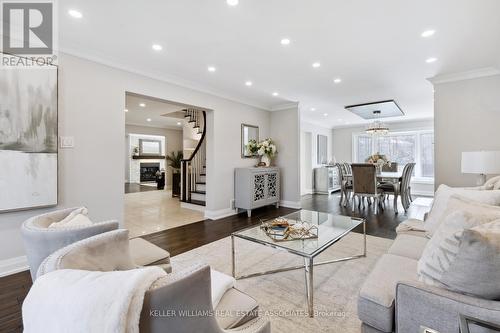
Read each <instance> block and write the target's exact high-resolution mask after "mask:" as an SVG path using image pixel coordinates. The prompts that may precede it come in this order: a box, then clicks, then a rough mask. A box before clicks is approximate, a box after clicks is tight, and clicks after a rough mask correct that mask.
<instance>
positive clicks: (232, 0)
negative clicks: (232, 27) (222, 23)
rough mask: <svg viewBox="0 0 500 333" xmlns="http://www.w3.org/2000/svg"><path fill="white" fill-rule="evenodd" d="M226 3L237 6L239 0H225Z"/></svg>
mask: <svg viewBox="0 0 500 333" xmlns="http://www.w3.org/2000/svg"><path fill="white" fill-rule="evenodd" d="M226 3H227V4H228V5H229V6H237V5H238V3H239V1H238V0H226Z"/></svg>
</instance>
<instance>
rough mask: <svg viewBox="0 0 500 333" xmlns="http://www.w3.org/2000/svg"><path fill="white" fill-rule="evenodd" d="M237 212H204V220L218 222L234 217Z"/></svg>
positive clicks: (232, 210) (229, 210)
mask: <svg viewBox="0 0 500 333" xmlns="http://www.w3.org/2000/svg"><path fill="white" fill-rule="evenodd" d="M236 214H238V212H237V211H236V210H235V209H231V208H224V209H219V210H205V218H207V219H210V220H219V219H222V218H224V217H228V216H232V215H236Z"/></svg>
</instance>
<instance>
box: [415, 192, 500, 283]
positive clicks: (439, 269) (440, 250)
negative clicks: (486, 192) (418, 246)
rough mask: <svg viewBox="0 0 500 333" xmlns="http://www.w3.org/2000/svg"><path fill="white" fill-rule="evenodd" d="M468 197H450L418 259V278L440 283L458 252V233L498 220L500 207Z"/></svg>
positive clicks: (459, 235) (427, 281) (426, 281)
mask: <svg viewBox="0 0 500 333" xmlns="http://www.w3.org/2000/svg"><path fill="white" fill-rule="evenodd" d="M466 200H467V199H464V198H461V197H457V196H452V197H451V198H450V200H449V204H448V209H447V210H446V211H445V213H444V214H443V215H444V216H446V218H444V221H443V222H442V223H441V224H440V225H439V227H438V229H437V230H436V232H435V233H434V235H433V236H432V237H431V239H430V240H429V242H428V243H427V244H426V246H425V249H424V252H423V253H422V256H421V257H420V260H419V261H418V268H417V271H418V274H419V278H420V280H421V281H423V282H425V283H427V284H431V285H433V284H434V285H435V284H437V285H439V284H440V282H439V281H441V278H442V276H443V273H444V272H445V271H446V270H447V269H448V268H449V265H450V262H451V261H452V259H453V258H454V257H455V256H456V254H457V253H458V248H459V245H460V237H461V236H462V234H461V232H463V231H464V230H466V229H470V228H473V227H476V226H479V225H482V224H486V223H489V222H491V221H494V220H498V219H500V207H496V206H489V205H484V204H480V203H474V202H468V201H466Z"/></svg>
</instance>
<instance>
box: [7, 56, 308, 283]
mask: <svg viewBox="0 0 500 333" xmlns="http://www.w3.org/2000/svg"><path fill="white" fill-rule="evenodd" d="M127 91H128V92H134V93H138V94H142V95H146V96H152V97H156V98H160V99H163V100H167V101H174V102H178V103H183V104H188V105H193V106H197V107H202V108H207V109H210V110H214V111H209V112H208V126H207V128H208V129H209V133H208V134H207V155H208V156H207V172H208V177H207V193H208V197H207V212H206V214H207V215H210V214H211V215H210V216H213V217H219V216H221V214H223V213H224V212H231V209H230V203H231V200H232V198H233V197H234V168H235V167H248V166H252V165H254V164H255V160H253V159H242V158H241V157H240V125H241V123H248V124H253V125H257V126H259V127H260V135H261V137H268V136H271V132H270V126H271V116H270V112H269V111H266V110H262V109H259V108H256V107H253V106H249V105H246V104H242V103H238V102H235V101H231V100H228V99H224V98H221V97H217V96H214V95H210V94H207V93H203V92H199V91H196V90H192V89H188V88H185V87H181V86H178V85H175V84H172V83H167V82H165V81H159V80H155V79H151V78H148V77H145V76H141V75H138V74H134V73H131V72H126V71H123V70H119V69H116V68H111V67H108V66H105V65H101V64H98V63H95V62H92V61H88V60H84V59H81V58H77V57H74V56H70V55H67V54H64V53H60V57H59V135H60V136H73V137H74V138H75V147H74V148H73V149H62V150H60V154H59V207H71V206H78V205H85V206H87V207H88V208H89V212H90V217H91V218H92V219H93V220H95V221H100V220H105V219H117V220H119V221H120V222H122V221H123V208H124V207H123V206H124V191H123V181H124V179H125V166H124V156H123V154H124V151H125V146H124V145H125V140H124V137H125V113H124V112H123V109H124V108H125V92H127ZM289 120H290V121H287V124H290V126H291V127H290V129H289V130H290V131H292V130H293V131H295V130H297V135H298V129H297V127H298V119H296V118H295V116H294V118H293V119H289ZM274 124H275V126H276V124H277V125H279V121H277V120H276V121H275V122H274ZM277 127H278V128H279V126H277ZM210 129H212V130H210ZM283 132H284V133H286V130H285V129H284V130H283ZM279 139H280V144H281V145H282V146H283V147H285V146H287V145H288V143H287V140H286V135H283V136H280V137H279ZM282 140H283V141H282ZM296 145H297V147H298V140H297V142H295V141H294V142H293V143H292V144H291V146H290V147H295V146H296ZM287 149H288V148H287ZM287 149H285V150H283V151H284V152H286V150H287ZM292 149H293V150H294V153H295V154H296V156H298V148H297V149H296V150H295V148H292ZM284 156H288V154H286V153H284ZM291 157H292V158H291V160H292V161H295V160H294V159H293V156H291ZM288 168H291V169H292V171H291V172H288ZM282 170H283V172H284V174H285V175H290V184H291V185H290V186H289V185H287V180H285V184H284V187H285V188H286V189H288V188H289V187H291V188H293V187H295V186H294V182H298V178H299V177H298V176H297V174H296V171H295V170H298V158H297V160H296V164H293V163H292V165H290V166H289V165H288V164H284V165H282ZM294 177H296V178H297V179H295V178H294ZM287 178H288V177H287ZM297 192H298V190H297ZM294 199H295V198H294ZM44 211H47V210H30V211H26V212H17V213H4V214H0V244H1V245H0V246H1V248H0V274H1V272H2V271H6V270H8V269H9V267H10V266H12V265H13V266H16V265H17V266H19V265H21V264H22V263H23V262H24V263H25V258H24V259H23V257H22V256H23V255H24V248H23V245H22V241H21V237H20V232H19V228H20V225H21V223H22V221H24V220H25V219H26V218H28V217H30V216H33V215H36V214H39V213H41V212H44ZM9 265H10V266H9Z"/></svg>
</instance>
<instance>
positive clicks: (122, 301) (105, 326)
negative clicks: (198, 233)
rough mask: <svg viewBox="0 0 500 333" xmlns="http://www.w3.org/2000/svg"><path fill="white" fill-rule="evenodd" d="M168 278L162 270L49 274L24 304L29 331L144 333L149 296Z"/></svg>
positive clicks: (24, 320) (39, 281)
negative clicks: (153, 287)
mask: <svg viewBox="0 0 500 333" xmlns="http://www.w3.org/2000/svg"><path fill="white" fill-rule="evenodd" d="M165 275H166V273H165V271H163V270H162V269H161V268H159V267H144V268H139V269H133V270H128V271H113V272H93V271H82V270H72V269H63V270H57V271H54V272H51V273H48V274H45V275H43V276H41V277H39V278H38V279H37V280H36V281H35V283H34V284H33V286H32V287H31V290H30V291H29V293H28V296H26V299H25V300H24V303H23V309H22V312H23V325H24V332H27V333H31V332H51V333H57V332H72V333H77V332H82V333H83V332H85V333H92V332H96V333H97V332H98V333H107V332H116V333H132V332H134V333H135V332H139V319H140V314H141V310H142V304H143V301H144V294H145V292H146V291H147V290H148V289H149V288H150V286H151V285H152V284H153V283H154V282H155V281H156V280H157V279H159V278H160V277H163V276H165Z"/></svg>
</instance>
